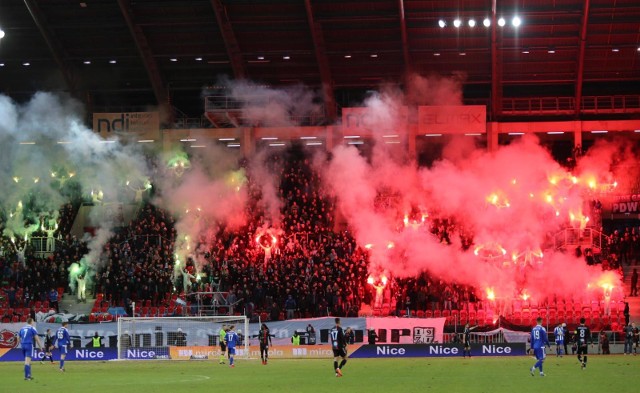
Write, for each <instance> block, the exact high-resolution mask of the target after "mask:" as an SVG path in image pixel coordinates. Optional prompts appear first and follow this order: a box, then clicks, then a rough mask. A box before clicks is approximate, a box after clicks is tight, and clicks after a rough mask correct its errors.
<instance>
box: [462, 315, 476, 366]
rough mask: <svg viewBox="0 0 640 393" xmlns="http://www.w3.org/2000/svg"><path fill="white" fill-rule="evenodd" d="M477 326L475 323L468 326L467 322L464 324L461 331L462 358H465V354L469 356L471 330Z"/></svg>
mask: <svg viewBox="0 0 640 393" xmlns="http://www.w3.org/2000/svg"><path fill="white" fill-rule="evenodd" d="M477 327H478V326H477V325H476V326H473V327H469V323H468V322H467V324H466V325H464V331H463V332H462V345H463V349H462V357H463V358H465V357H466V356H467V355H469V357H471V331H472V330H473V329H475V328H477Z"/></svg>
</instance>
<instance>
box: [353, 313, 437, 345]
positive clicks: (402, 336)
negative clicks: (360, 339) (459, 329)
mask: <svg viewBox="0 0 640 393" xmlns="http://www.w3.org/2000/svg"><path fill="white" fill-rule="evenodd" d="M445 321H446V318H394V317H388V318H367V329H369V330H371V329H373V330H375V332H376V334H377V335H378V338H377V339H376V342H377V343H399V344H431V343H441V342H442V341H443V340H442V335H443V332H444V323H445ZM365 337H366V336H365Z"/></svg>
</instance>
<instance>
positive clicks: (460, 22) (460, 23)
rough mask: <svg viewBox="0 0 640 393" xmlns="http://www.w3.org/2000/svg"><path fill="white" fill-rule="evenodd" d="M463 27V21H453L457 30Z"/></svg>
mask: <svg viewBox="0 0 640 393" xmlns="http://www.w3.org/2000/svg"><path fill="white" fill-rule="evenodd" d="M461 25H462V21H461V20H460V19H455V20H454V21H453V26H454V27H455V28H459V27H460V26H461Z"/></svg>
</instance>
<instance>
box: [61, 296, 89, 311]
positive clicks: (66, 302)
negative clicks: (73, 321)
mask: <svg viewBox="0 0 640 393" xmlns="http://www.w3.org/2000/svg"><path fill="white" fill-rule="evenodd" d="M94 301H95V299H93V298H87V302H86V303H78V302H77V300H76V297H75V295H71V294H68V293H65V294H64V296H63V298H62V301H60V302H59V304H58V307H59V308H60V312H64V313H69V314H87V315H88V314H89V313H91V308H92V307H93V303H94Z"/></svg>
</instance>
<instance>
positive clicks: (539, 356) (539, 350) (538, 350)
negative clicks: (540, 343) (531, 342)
mask: <svg viewBox="0 0 640 393" xmlns="http://www.w3.org/2000/svg"><path fill="white" fill-rule="evenodd" d="M533 354H534V355H535V356H536V359H537V360H543V359H544V358H546V357H547V354H546V353H545V352H544V347H542V348H536V349H534V350H533Z"/></svg>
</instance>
